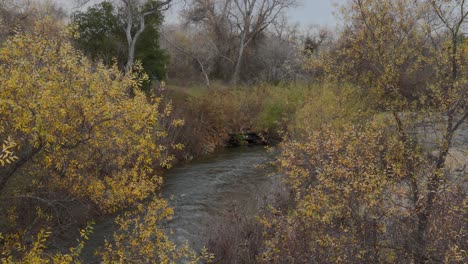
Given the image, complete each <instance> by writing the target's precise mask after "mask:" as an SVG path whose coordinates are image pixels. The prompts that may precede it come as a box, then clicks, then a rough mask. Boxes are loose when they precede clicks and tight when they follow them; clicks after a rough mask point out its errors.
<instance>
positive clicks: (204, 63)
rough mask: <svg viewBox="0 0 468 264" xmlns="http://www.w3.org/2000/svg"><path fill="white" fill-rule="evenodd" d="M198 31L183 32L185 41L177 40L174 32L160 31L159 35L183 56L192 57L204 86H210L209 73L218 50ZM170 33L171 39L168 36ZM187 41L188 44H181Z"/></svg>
mask: <svg viewBox="0 0 468 264" xmlns="http://www.w3.org/2000/svg"><path fill="white" fill-rule="evenodd" d="M198 33H199V32H197V33H196V34H190V33H189V32H183V37H184V38H187V41H185V42H184V41H181V40H178V39H177V36H176V35H177V34H175V33H174V32H167V33H166V32H162V33H161V35H162V37H163V38H164V40H165V41H166V42H167V43H168V44H169V45H170V46H172V47H173V48H174V49H175V50H177V51H178V52H180V53H182V54H183V55H184V56H187V57H189V58H191V59H193V60H194V61H195V62H196V63H197V65H198V67H199V68H200V72H201V74H202V75H203V79H204V80H205V84H206V86H207V87H210V85H211V82H210V73H211V71H212V68H213V60H214V59H215V58H216V57H218V52H217V48H216V46H215V45H214V43H212V42H210V41H209V40H207V38H206V36H205V35H200V34H198ZM171 35H172V39H171V37H170V36H171ZM179 35H180V34H179ZM187 42H188V43H189V44H187V45H184V44H183V43H187Z"/></svg>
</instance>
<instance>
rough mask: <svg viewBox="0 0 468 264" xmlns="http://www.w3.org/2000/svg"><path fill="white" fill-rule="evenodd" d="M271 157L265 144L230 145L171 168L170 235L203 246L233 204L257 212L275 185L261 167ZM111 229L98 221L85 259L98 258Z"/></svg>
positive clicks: (167, 180)
mask: <svg viewBox="0 0 468 264" xmlns="http://www.w3.org/2000/svg"><path fill="white" fill-rule="evenodd" d="M267 159H268V155H267V152H266V150H265V149H264V148H263V147H241V148H232V149H226V150H223V151H221V152H218V153H216V154H212V155H209V156H206V157H203V158H200V159H198V160H196V161H193V162H191V163H189V164H186V165H181V166H179V167H176V168H174V169H172V170H170V171H169V172H168V173H167V174H166V177H165V183H164V185H163V188H162V195H163V197H165V198H166V199H168V200H169V203H170V205H171V206H172V207H173V208H174V217H173V219H172V220H171V221H169V222H168V229H169V230H172V231H173V233H172V234H171V238H172V239H173V240H174V241H175V242H177V243H182V242H188V243H189V245H190V246H192V248H194V249H195V250H199V249H200V248H202V247H203V246H204V245H206V243H207V241H208V238H209V233H210V232H211V231H212V229H210V227H213V226H216V225H218V224H219V222H220V221H222V218H223V214H225V213H226V211H227V210H230V209H231V208H232V206H233V204H235V205H236V206H237V207H238V208H241V212H242V213H244V214H246V215H247V216H249V215H251V216H253V215H255V214H256V212H257V209H258V206H259V202H260V201H261V200H262V199H263V198H262V197H264V196H265V195H266V194H267V193H268V192H269V190H271V188H272V186H273V181H274V180H273V178H272V177H269V176H268V175H267V173H266V172H265V171H264V170H262V169H259V168H257V165H259V164H261V163H264V162H266V161H267ZM113 229H114V226H113V219H107V220H105V221H102V222H101V223H98V224H97V225H96V227H95V231H94V234H93V235H92V236H91V238H90V241H88V243H87V246H86V247H85V249H84V251H83V258H84V260H85V262H86V263H90V262H93V261H96V260H95V257H93V254H92V253H93V251H94V250H95V249H96V248H97V247H99V246H101V245H102V243H103V241H104V239H105V238H106V237H109V236H111V235H112V231H113Z"/></svg>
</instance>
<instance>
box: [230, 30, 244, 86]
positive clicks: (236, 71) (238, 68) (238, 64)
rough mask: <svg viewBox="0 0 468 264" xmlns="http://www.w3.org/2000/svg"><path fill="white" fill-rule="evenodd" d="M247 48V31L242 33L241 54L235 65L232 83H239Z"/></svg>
mask: <svg viewBox="0 0 468 264" xmlns="http://www.w3.org/2000/svg"><path fill="white" fill-rule="evenodd" d="M244 49H245V33H243V34H242V36H241V39H240V45H239V54H238V55H237V60H236V64H235V66H234V72H233V74H232V79H231V84H232V85H234V86H235V85H237V84H238V82H239V78H240V72H241V67H242V58H243V57H244Z"/></svg>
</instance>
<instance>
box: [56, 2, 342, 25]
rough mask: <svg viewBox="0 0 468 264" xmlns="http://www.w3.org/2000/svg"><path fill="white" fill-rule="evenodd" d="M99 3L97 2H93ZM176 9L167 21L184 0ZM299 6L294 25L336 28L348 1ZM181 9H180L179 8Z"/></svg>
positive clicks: (68, 6) (293, 16) (69, 4)
mask: <svg viewBox="0 0 468 264" xmlns="http://www.w3.org/2000/svg"><path fill="white" fill-rule="evenodd" d="M93 1H97V0H93ZM176 1H177V2H179V3H177V4H176V8H173V9H174V10H173V11H169V12H167V13H166V20H167V21H177V17H178V13H177V12H176V11H175V10H176V9H179V8H180V7H181V5H182V2H183V0H176ZM298 1H299V2H300V3H299V6H298V7H296V8H294V9H291V10H290V11H288V17H289V19H290V21H291V22H293V23H296V22H297V23H300V25H301V26H303V27H306V26H309V25H321V26H330V27H334V26H335V25H336V24H337V19H336V17H335V16H334V15H333V13H334V12H335V11H336V8H335V5H336V4H343V3H344V2H346V0H298ZM55 2H57V3H59V4H60V5H63V6H64V7H65V9H66V10H68V11H70V9H71V8H72V7H73V6H74V4H75V0H55ZM177 6H178V7H179V8H178V7H177Z"/></svg>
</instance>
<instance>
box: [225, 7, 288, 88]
mask: <svg viewBox="0 0 468 264" xmlns="http://www.w3.org/2000/svg"><path fill="white" fill-rule="evenodd" d="M227 1H232V2H233V8H232V9H231V11H230V13H229V16H230V18H231V21H232V23H233V24H234V25H235V26H236V27H237V29H238V31H239V43H238V45H239V47H238V53H237V58H236V60H235V66H234V72H233V74H232V79H231V83H232V84H234V85H235V84H237V83H238V81H239V76H240V72H241V66H242V59H243V57H244V51H245V49H246V47H247V46H248V45H249V44H250V43H251V41H252V40H253V39H254V38H255V37H256V36H257V35H258V34H260V33H261V32H263V31H264V30H265V29H266V28H267V27H268V26H269V25H271V24H272V23H273V22H274V21H275V20H276V19H278V17H279V16H280V14H281V13H282V11H284V10H285V9H286V8H289V7H292V6H293V5H295V4H296V2H297V1H296V0H227Z"/></svg>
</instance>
